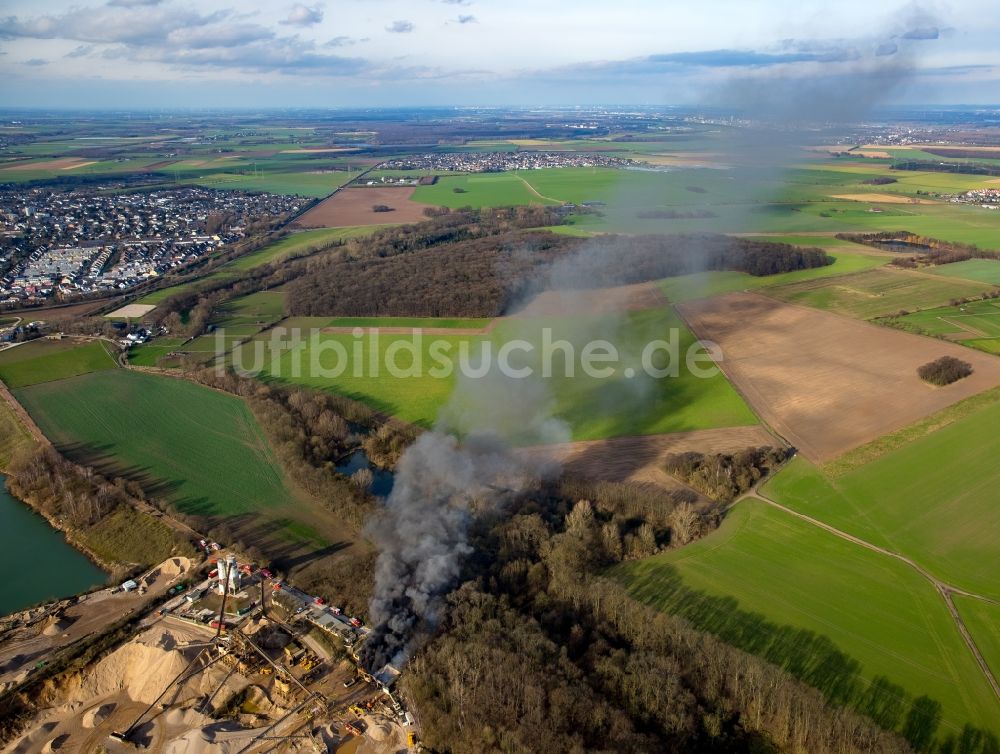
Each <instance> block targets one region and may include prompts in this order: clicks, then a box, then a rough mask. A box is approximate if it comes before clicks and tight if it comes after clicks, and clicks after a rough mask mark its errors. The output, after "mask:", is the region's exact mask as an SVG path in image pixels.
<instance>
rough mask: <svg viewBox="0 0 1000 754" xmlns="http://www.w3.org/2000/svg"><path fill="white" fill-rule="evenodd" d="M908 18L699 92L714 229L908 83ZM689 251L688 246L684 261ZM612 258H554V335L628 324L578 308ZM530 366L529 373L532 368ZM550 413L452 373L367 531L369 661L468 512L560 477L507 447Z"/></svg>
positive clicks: (428, 626) (392, 659) (453, 567)
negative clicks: (806, 147) (833, 53)
mask: <svg viewBox="0 0 1000 754" xmlns="http://www.w3.org/2000/svg"><path fill="white" fill-rule="evenodd" d="M917 22H919V26H920V28H921V29H926V28H930V27H931V26H932V23H933V19H930V18H929V17H928V16H926V14H919V13H918V12H916V11H914V10H912V8H911V9H908V10H907V11H906V12H905V14H904V16H901V17H899V18H896V19H894V20H893V21H892V24H894V25H895V27H896V28H895V31H891V32H890V31H887V32H886V33H885V34H883V35H882V36H881V38H875V37H873V38H872V39H870V40H866V41H864V42H863V43H862V42H859V43H857V45H853V46H852V45H848V46H846V47H845V51H844V53H843V54H842V55H840V57H839V58H838V59H837V60H835V61H834V62H831V63H828V64H826V65H824V66H817V69H816V71H814V72H813V73H812V74H808V72H807V74H806V75H800V74H796V75H794V76H793V75H787V76H783V75H775V73H774V72H772V71H768V72H764V73H762V74H761V75H759V76H753V77H744V78H740V79H738V80H737V79H730V80H729V81H726V82H721V83H720V86H719V87H718V88H717V89H716V90H714V91H713V92H707V93H706V101H707V102H715V103H718V104H723V105H725V106H726V107H729V108H732V109H733V110H734V111H737V112H739V113H741V116H742V121H741V122H740V123H739V124H738V125H736V126H735V127H732V128H730V129H728V131H727V134H726V136H724V137H723V138H720V140H719V144H718V150H717V151H718V155H717V160H716V161H717V162H718V163H719V165H720V166H721V167H722V168H723V169H725V170H726V171H727V175H728V176H729V177H730V178H731V181H732V183H733V187H734V188H733V190H731V191H728V202H730V217H729V220H728V221H727V226H726V227H724V228H720V230H725V231H727V232H739V231H745V230H753V228H752V222H753V218H752V217H751V216H750V215H749V214H747V215H740V214H739V212H736V213H734V212H733V210H732V207H741V206H746V207H751V206H752V205H753V204H754V203H755V202H759V201H760V200H761V198H762V195H764V198H765V199H767V198H768V196H767V195H770V198H773V197H774V196H775V195H776V194H778V193H779V192H780V190H781V188H782V186H783V185H784V173H785V171H786V170H787V168H789V167H790V166H791V165H793V164H795V163H796V162H798V161H799V160H800V159H801V154H800V153H798V152H797V151H796V148H797V147H798V146H800V145H802V144H805V143H808V142H809V141H810V139H811V138H815V134H816V133H817V132H818V130H820V129H824V128H826V127H828V126H829V125H830V124H831V123H833V122H837V123H848V122H856V121H857V120H858V119H860V118H862V117H864V116H865V115H866V114H868V113H869V112H870V111H871V108H872V107H874V106H876V105H878V104H880V103H883V102H885V101H886V97H887V95H888V94H889V93H891V92H893V91H895V90H896V89H897V88H898V87H899V86H900V85H901V84H903V83H904V82H905V80H906V79H907V78H908V77H909V76H910V75H911V73H912V71H913V69H914V61H913V56H914V54H915V53H914V52H913V50H912V49H911V47H909V46H908V45H912V44H920V42H911V41H908V40H913V39H928V38H931V35H929V34H923V35H916V34H910V36H907V35H906V32H908V31H909V30H910V28H911V27H912V28H916V24H917ZM907 24H909V26H908V25H907ZM741 191H743V192H744V195H743V196H742V197H741V196H740V192H741ZM715 200H716V199H715V198H714V197H706V199H704V200H699V199H698V198H697V196H695V195H693V196H692V202H691V203H692V204H693V205H695V204H697V202H698V201H705V202H706V204H705V206H706V207H709V208H710V207H711V206H712V205H711V204H710V202H711V201H715ZM616 203H617V204H618V205H625V206H629V205H632V206H648V204H649V201H648V197H646V196H638V195H636V196H629V195H627V194H624V193H623V195H621V196H619V197H618V201H617V202H616ZM747 212H748V213H749V212H750V210H749V209H748V210H747ZM734 218H735V219H734ZM734 223H735V225H736V227H734ZM646 230H647V231H648V226H646ZM662 230H663V231H664V232H668V233H669V232H671V231H672V230H674V229H673V228H671V227H669V226H665V227H663V228H662ZM699 251H700V250H699V249H696V248H693V249H691V255H692V259H693V260H696V259H698V258H699ZM620 264H621V260H620V259H616V258H615V256H614V254H613V253H612V252H611V251H610V250H609V248H608V247H607V246H606V245H605V244H602V243H601V241H600V238H596V239H594V240H592V241H590V242H589V243H587V244H585V245H584V247H583V248H582V249H581V250H580V251H579V252H578V253H576V254H574V255H572V256H571V257H569V258H564V259H561V260H560V261H559V262H558V263H557V264H556V265H555V266H554V268H553V269H552V272H551V275H550V279H549V280H548V281H547V283H546V284H545V285H542V286H538V287H536V288H535V289H534V292H537V291H538V290H539V289H550V290H551V289H558V290H559V291H560V297H559V300H560V302H561V305H562V306H563V307H564V308H565V311H564V313H565V314H567V315H570V316H566V317H560V318H559V320H560V323H561V324H560V331H559V337H560V338H565V339H567V340H569V341H571V342H574V343H583V342H585V341H586V340H588V339H592V338H603V339H607V340H611V341H615V339H616V333H620V332H622V329H623V328H625V327H631V326H632V323H631V321H630V320H629V318H628V315H627V314H626V313H624V312H622V313H620V314H618V315H615V314H606V313H605V314H602V316H601V317H600V319H599V323H598V324H597V329H595V320H594V319H593V318H583V317H576V316H575V315H577V314H579V313H580V311H581V306H580V301H575V300H574V295H575V294H574V293H573V290H574V289H593V288H598V287H602V281H603V282H604V283H605V284H607V281H608V280H613V278H614V275H615V274H616V272H617V270H618V268H619V265H620ZM512 310H514V311H516V310H517V307H516V306H515V307H512ZM508 322H509V332H505V335H506V336H507V337H512V338H518V337H521V338H524V339H526V340H529V341H533V340H536V339H537V327H538V325H537V322H534V323H532V321H531V320H529V319H527V318H526V319H525V320H524V322H523V324H522V323H519V320H517V319H515V320H509V321H508ZM651 335H652V336H654V337H659V334H655V333H654V334H651ZM623 356H624V360H623V361H622V365H627V364H628V358H629V356H628V354H623ZM529 360H530V359H529ZM531 365H532V366H533V367H535V368H536V374H537V366H538V364H537V363H533V364H531ZM657 389H658V388H656V386H655V385H653V384H652V382H651V378H642V377H641V376H640V378H638V379H631V380H608V381H607V384H606V385H602V387H601V391H600V394H599V397H598V394H597V393H596V392H595V396H594V398H595V400H599V401H600V402H601V403H603V404H606V405H608V406H616V407H617V408H618V409H619V410H629V411H643V410H644V408H643V407H644V406H646V407H648V405H649V400H650V397H651V396H653V395H655V391H656V390H657ZM554 414H555V403H554V400H553V396H552V394H551V391H550V389H549V384H548V383H547V382H546V381H545V380H544V379H543V378H541V377H538V376H536V377H533V378H530V379H512V378H510V377H506V376H504V375H502V374H499V373H498V372H496V371H495V370H494V371H491V372H490V373H489V374H488V375H487V376H486V377H484V378H480V379H469V378H463V377H462V376H461V375H460V376H459V380H458V383H457V386H456V389H455V392H454V394H453V395H452V397H451V399H450V401H449V403H448V405H447V406H446V407H445V408H444V409H443V410H442V412H441V415H440V416H439V420H438V424H437V426H436V427H435V429H434V430H433V431H431V432H427V433H425V434H424V435H423V436H421V437H420V438H419V439H418V440H417V442H415V443H414V444H413V446H411V447H410V448H409V449H408V450H407V451H406V453H405V454H404V455H403V457H402V459H401V461H400V463H399V466H398V468H397V472H396V481H395V486H394V487H393V491H392V493H391V495H390V496H389V498H388V500H387V501H386V504H385V508H384V510H383V511H382V512H381V515H380V516H379V517H378V518H377V520H376V521H375V522H374V523H373V524H372V526H371V527H370V528H369V534H370V536H371V538H372V540H373V541H374V543H375V544H376V546H377V547H378V549H379V557H378V563H377V567H376V573H375V593H374V596H373V598H372V601H371V607H370V617H371V620H372V622H373V623H374V625H375V629H374V630H373V632H372V634H371V635H370V636H369V638H368V640H367V641H366V642H365V644H364V646H363V647H362V650H361V660H362V664H363V665H364V666H365V667H366V668H368V669H369V670H371V671H373V672H374V671H377V670H379V669H380V668H381V667H382V666H383V665H384V664H386V663H392V664H394V665H399V664H402V663H403V662H405V661H406V660H407V658H408V657H409V656H410V654H411V653H412V652H413V650H414V649H415V648H416V647H417V646H418V645H419V643H420V642H421V641H422V640H423V639H424V638H425V637H426V636H427V635H428V634H429V632H431V631H432V630H433V628H434V626H435V625H436V624H437V623H438V622H439V620H440V618H441V617H442V610H443V608H444V595H445V594H446V593H447V592H448V591H449V590H450V589H451V588H452V587H453V586H454V584H455V583H456V582H457V580H458V579H459V578H460V576H461V571H462V566H463V563H464V561H465V559H466V557H467V556H468V555H469V554H470V552H471V548H470V546H469V543H468V536H469V531H470V524H471V523H472V522H473V521H474V519H475V517H477V516H479V515H481V514H483V513H484V512H496V511H502V510H503V507H504V506H505V504H506V503H508V502H509V501H510V500H511V499H512V498H514V497H515V496H516V495H518V494H519V493H522V492H523V491H525V490H527V489H529V488H531V486H532V485H534V484H536V483H537V482H538V480H540V479H543V478H546V477H549V476H552V475H554V474H557V473H558V471H559V470H558V469H557V468H553V467H552V466H551V465H546V464H542V463H539V462H536V461H533V460H532V458H531V457H530V454H525V453H515V452H513V451H512V448H513V447H514V446H529V445H543V444H549V443H555V442H565V441H568V440H569V439H570V433H569V430H568V427H567V426H566V424H565V423H564V422H562V421H560V420H558V419H556V418H554Z"/></svg>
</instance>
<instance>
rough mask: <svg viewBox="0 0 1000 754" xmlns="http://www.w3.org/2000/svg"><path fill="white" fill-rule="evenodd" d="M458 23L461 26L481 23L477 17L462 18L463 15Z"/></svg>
mask: <svg viewBox="0 0 1000 754" xmlns="http://www.w3.org/2000/svg"><path fill="white" fill-rule="evenodd" d="M458 22H459V23H460V24H478V23H479V22H478V21H477V20H476V17H475V16H471V15H470V16H461V15H460V16H459V17H458Z"/></svg>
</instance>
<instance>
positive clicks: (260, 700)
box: [247, 686, 284, 715]
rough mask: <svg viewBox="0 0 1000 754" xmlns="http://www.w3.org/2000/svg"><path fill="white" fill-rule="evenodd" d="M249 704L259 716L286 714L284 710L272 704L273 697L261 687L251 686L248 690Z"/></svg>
mask: <svg viewBox="0 0 1000 754" xmlns="http://www.w3.org/2000/svg"><path fill="white" fill-rule="evenodd" d="M247 702H248V705H247V706H249V707H250V708H252V709H254V710H256V714H258V715H270V714H272V713H274V712H275V711H278V712H282V713H283V712H284V708H283V707H279V706H278V705H276V704H275V703H274V702H272V701H271V697H269V696H268V695H267V692H266V691H265V690H264V689H262V688H261V687H260V686H250V687H249V688H248V689H247Z"/></svg>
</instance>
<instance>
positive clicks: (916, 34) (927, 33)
mask: <svg viewBox="0 0 1000 754" xmlns="http://www.w3.org/2000/svg"><path fill="white" fill-rule="evenodd" d="M939 36H940V32H939V31H938V28H937V27H936V26H918V27H917V28H916V29H910V30H909V31H908V32H906V33H905V34H903V39H919V40H924V39H937V38H938V37H939Z"/></svg>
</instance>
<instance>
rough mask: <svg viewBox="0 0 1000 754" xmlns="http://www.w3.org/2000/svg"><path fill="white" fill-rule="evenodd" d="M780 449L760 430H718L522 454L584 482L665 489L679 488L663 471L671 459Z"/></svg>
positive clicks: (621, 439)
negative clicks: (556, 465) (556, 466)
mask: <svg viewBox="0 0 1000 754" xmlns="http://www.w3.org/2000/svg"><path fill="white" fill-rule="evenodd" d="M782 444H783V443H782V442H781V441H780V440H779V439H778V438H777V437H775V436H774V435H772V434H771V433H770V432H769V431H768V430H767V429H766V428H765V427H763V426H761V425H754V426H749V427H721V428H719V429H702V430H695V431H693V432H673V433H670V434H663V435H646V436H643V437H615V438H612V439H609V440H584V441H580V442H569V443H561V444H558V445H544V446H536V447H532V448H524V449H521V450H520V451H519V452H520V453H524V454H528V455H530V456H531V457H532V458H533V459H538V458H543V459H547V460H551V461H556V462H558V463H560V464H561V465H562V467H563V470H564V471H566V472H567V473H569V474H572V475H575V476H581V477H585V478H587V479H600V480H607V481H612V482H626V481H630V482H637V483H639V484H651V485H654V486H657V487H663V488H666V489H677V488H678V487H683V486H684V485H683V484H681V483H680V482H678V481H677V480H676V479H674V478H673V477H671V476H669V475H668V474H667V473H666V472H664V471H663V469H662V466H663V462H664V459H665V458H666V457H667V456H668V455H671V454H673V453H687V452H689V451H695V452H698V453H735V452H736V451H739V450H743V449H744V448H749V447H759V446H762V445H772V446H780V445H782Z"/></svg>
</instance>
